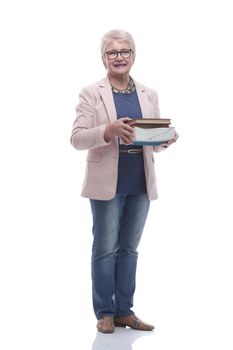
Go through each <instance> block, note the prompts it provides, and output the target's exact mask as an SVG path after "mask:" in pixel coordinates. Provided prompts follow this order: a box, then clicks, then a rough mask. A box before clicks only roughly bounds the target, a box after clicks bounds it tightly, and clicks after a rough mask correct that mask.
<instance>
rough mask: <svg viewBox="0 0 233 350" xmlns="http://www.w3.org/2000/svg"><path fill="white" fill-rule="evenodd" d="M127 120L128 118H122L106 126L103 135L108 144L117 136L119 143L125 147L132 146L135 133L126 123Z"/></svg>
mask: <svg viewBox="0 0 233 350" xmlns="http://www.w3.org/2000/svg"><path fill="white" fill-rule="evenodd" d="M129 120H130V118H128V117H124V118H120V119H118V120H116V121H114V122H112V123H110V124H109V125H107V126H106V129H105V134H104V138H105V140H106V141H107V142H108V141H110V140H111V139H112V138H113V137H114V136H117V137H119V138H120V139H121V143H124V144H126V145H127V144H132V143H133V141H134V138H135V132H134V129H133V128H132V127H131V126H130V125H128V124H127V123H126V122H127V121H129Z"/></svg>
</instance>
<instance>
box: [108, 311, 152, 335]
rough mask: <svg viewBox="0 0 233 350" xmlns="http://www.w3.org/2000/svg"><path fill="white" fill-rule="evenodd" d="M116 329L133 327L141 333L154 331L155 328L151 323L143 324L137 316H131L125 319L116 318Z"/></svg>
mask: <svg viewBox="0 0 233 350" xmlns="http://www.w3.org/2000/svg"><path fill="white" fill-rule="evenodd" d="M114 322H115V326H116V327H126V326H128V327H131V328H133V329H137V330H139V331H152V330H153V329H154V328H155V327H154V326H152V325H151V324H149V323H146V322H143V321H142V320H140V318H138V317H137V316H136V315H129V316H125V317H115V319H114Z"/></svg>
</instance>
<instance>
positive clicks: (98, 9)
mask: <svg viewBox="0 0 233 350" xmlns="http://www.w3.org/2000/svg"><path fill="white" fill-rule="evenodd" d="M232 17H233V14H232V10H231V8H230V1H227V0H222V1H215V0H212V1H205V0H202V1H197V0H196V1H189V0H186V1H185V0H177V1H172V0H170V1H169V0H154V1H149V0H144V1H141V2H136V1H122V0H118V1H114V2H112V1H107V0H100V1H88V0H87V1H85V2H80V1H77V0H76V1H72V0H66V1H59V0H57V1H52V0H46V1H45V0H40V1H33V0H31V1H29V0H28V1H26V0H22V1H16V0H15V1H13V0H7V1H2V2H1V5H0V33H1V34H0V35H1V66H0V69H1V76H0V84H1V91H0V92H1V95H0V96H1V111H0V112H1V114H0V116H1V124H0V125H1V127H0V152H1V171H0V174H1V183H0V186H1V192H0V200H1V246H0V250H1V252H0V253H1V255H0V259H1V265H0V268H1V276H0V278H1V279H0V281H1V282H0V283H1V289H0V294H1V296H0V303H1V310H0V318H1V339H0V343H2V344H1V345H2V346H1V349H3V350H8V349H19V348H24V349H25V350H26V349H34V350H36V349H49V350H51V349H56V350H58V349H69V350H72V349H84V350H85V349H91V344H92V342H93V341H94V339H95V319H94V315H93V312H92V306H91V285H90V254H91V241H92V237H91V215H90V210H89V202H88V200H87V199H83V198H81V197H80V191H81V185H82V180H83V175H84V168H85V156H86V154H85V152H78V151H75V150H74V149H73V148H72V147H71V146H70V144H69V138H70V133H71V128H72V123H73V121H74V119H75V105H76V103H77V102H78V94H79V91H80V90H81V88H83V87H84V86H86V85H89V84H91V83H93V82H95V81H97V80H99V79H101V78H103V77H104V76H105V70H104V67H103V65H102V62H101V58H100V52H99V45H100V39H101V37H102V35H103V34H104V33H105V32H106V31H108V30H110V29H114V28H122V29H125V30H128V31H129V32H131V34H132V35H133V37H134V39H135V41H136V46H137V57H136V62H135V65H134V67H133V69H132V71H131V74H132V76H133V77H134V78H135V79H136V80H138V81H140V82H141V83H144V84H145V85H148V86H150V87H152V88H154V89H156V90H157V91H158V94H159V100H160V109H161V116H163V117H169V118H172V120H173V123H174V125H175V126H176V129H177V131H178V133H179V134H180V138H179V142H178V143H177V144H176V145H174V146H172V147H170V148H169V149H168V150H167V151H165V152H163V153H160V154H158V155H156V170H157V177H158V186H159V194H160V199H159V200H158V201H154V202H153V203H152V205H151V211H150V215H149V218H148V222H147V225H146V228H145V233H144V237H143V240H142V243H141V246H140V258H139V267H138V284H137V292H136V295H135V305H136V306H135V311H136V312H137V313H138V314H139V316H140V317H142V318H145V319H146V320H148V321H151V322H154V323H155V324H156V332H155V334H154V335H153V339H152V338H151V339H152V340H153V341H152V340H151V343H150V342H149V338H148V337H147V338H144V339H145V340H144V341H145V343H144V344H143V343H142V339H140V340H137V342H136V343H135V345H134V347H133V349H142V348H147V349H155V348H156V349H165V350H168V349H169V350H170V349H180V350H181V349H189V350H191V349H203V350H204V349H210V348H214V349H224V350H228V349H229V350H230V349H231V350H232V345H233V342H232V337H231V335H232V326H233V316H232V315H233V304H232V295H233V287H232V265H233V257H232V233H233V227H232V226H233V225H232V194H233V191H232V176H233V173H232V166H231V163H232V141H231V138H232V132H231V119H232V116H233V107H232V87H233V84H232V81H233V79H232V78H233V71H232V62H233V54H232V30H233V25H232ZM103 180H104V179H103ZM80 330H81V331H80ZM89 331H90V334H91V335H90V336H89V333H88V332H89ZM80 344H81V345H80ZM142 344H143V345H142ZM149 344H150V345H149ZM122 346H123V345H122ZM110 348H111V347H110ZM110 348H109V349H110ZM103 349H105V348H103ZM112 349H113V347H112ZM112 349H111V350H112ZM122 349H123V347H122ZM125 349H126V350H127V349H130V347H125ZM123 350H124V349H123Z"/></svg>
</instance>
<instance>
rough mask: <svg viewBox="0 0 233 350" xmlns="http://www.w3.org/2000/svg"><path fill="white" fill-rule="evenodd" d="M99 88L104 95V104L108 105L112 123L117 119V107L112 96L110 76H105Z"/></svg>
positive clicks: (107, 108)
mask: <svg viewBox="0 0 233 350" xmlns="http://www.w3.org/2000/svg"><path fill="white" fill-rule="evenodd" d="M99 90H100V94H101V96H102V99H103V102H104V105H105V107H106V110H107V114H108V117H109V120H110V123H111V122H114V121H115V120H117V113H116V108H115V104H114V100H113V96H112V89H111V86H110V84H109V80H108V78H105V79H103V80H102V81H101V82H100V84H99Z"/></svg>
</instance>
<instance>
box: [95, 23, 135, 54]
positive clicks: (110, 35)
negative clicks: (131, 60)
mask: <svg viewBox="0 0 233 350" xmlns="http://www.w3.org/2000/svg"><path fill="white" fill-rule="evenodd" d="M111 40H125V41H128V43H129V45H130V49H131V50H132V51H133V56H134V57H135V54H136V47H135V42H134V39H133V37H132V35H131V34H130V33H129V32H126V31H124V30H121V29H114V30H110V31H109V32H107V33H105V34H104V35H103V37H102V39H101V45H100V50H101V55H102V56H103V55H104V53H105V48H106V46H107V44H108V43H109V42H110V41H111Z"/></svg>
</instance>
